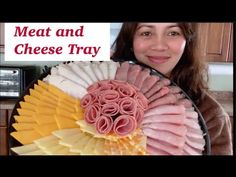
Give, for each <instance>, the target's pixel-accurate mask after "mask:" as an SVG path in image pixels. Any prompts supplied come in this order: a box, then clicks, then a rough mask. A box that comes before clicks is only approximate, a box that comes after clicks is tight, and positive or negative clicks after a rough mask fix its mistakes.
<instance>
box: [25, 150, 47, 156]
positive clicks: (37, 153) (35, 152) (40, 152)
mask: <svg viewBox="0 0 236 177" xmlns="http://www.w3.org/2000/svg"><path fill="white" fill-rule="evenodd" d="M22 155H31V156H32V155H46V153H45V152H44V151H43V150H42V149H39V150H36V151H32V152H28V153H24V154H22Z"/></svg>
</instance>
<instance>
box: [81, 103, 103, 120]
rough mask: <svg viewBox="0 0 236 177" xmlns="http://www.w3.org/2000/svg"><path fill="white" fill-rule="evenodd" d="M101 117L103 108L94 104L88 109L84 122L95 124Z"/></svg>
mask: <svg viewBox="0 0 236 177" xmlns="http://www.w3.org/2000/svg"><path fill="white" fill-rule="evenodd" d="M100 115H101V108H100V106H99V105H98V104H96V103H95V104H92V105H90V106H89V107H87V108H86V110H85V112H84V120H85V121H86V122H87V123H88V124H94V123H95V122H96V120H97V118H98V117H100Z"/></svg>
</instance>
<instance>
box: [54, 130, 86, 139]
mask: <svg viewBox="0 0 236 177" xmlns="http://www.w3.org/2000/svg"><path fill="white" fill-rule="evenodd" d="M80 132H81V130H80V129H79V128H70V129H63V130H56V131H53V132H52V134H53V135H55V136H56V137H58V138H60V139H63V138H66V137H68V136H69V137H70V136H73V135H75V134H78V133H80Z"/></svg>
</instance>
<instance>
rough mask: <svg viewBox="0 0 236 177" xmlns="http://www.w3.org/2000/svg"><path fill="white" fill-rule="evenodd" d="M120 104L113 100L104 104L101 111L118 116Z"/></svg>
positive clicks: (107, 114) (106, 114) (103, 113)
mask: <svg viewBox="0 0 236 177" xmlns="http://www.w3.org/2000/svg"><path fill="white" fill-rule="evenodd" d="M119 111H120V110H119V105H118V104H117V103H114V102H111V103H106V104H104V105H103V106H102V110H101V113H102V115H105V116H111V117H113V116H116V115H117V114H118V113H119Z"/></svg>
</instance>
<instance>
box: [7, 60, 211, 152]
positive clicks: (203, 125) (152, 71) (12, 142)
mask: <svg viewBox="0 0 236 177" xmlns="http://www.w3.org/2000/svg"><path fill="white" fill-rule="evenodd" d="M114 61H116V62H120V63H122V62H124V61H125V60H119V59H118V60H117V59H116V60H114ZM126 61H127V60H126ZM129 63H130V64H137V65H140V66H141V67H142V68H147V69H149V70H150V74H151V75H156V76H159V77H160V78H166V79H168V78H167V77H166V76H164V75H163V74H161V73H160V72H158V71H157V70H155V69H153V68H151V67H149V66H147V65H145V64H143V63H140V62H137V61H129ZM48 74H50V68H48V67H47V66H45V69H44V70H43V73H42V74H41V75H40V76H39V77H38V78H36V79H35V80H34V81H32V82H31V84H29V86H28V87H27V89H26V90H25V92H24V93H23V94H22V95H21V97H20V98H19V99H18V100H17V102H16V104H15V106H14V109H13V111H12V114H11V117H10V123H9V127H8V139H9V152H10V155H17V154H16V153H14V152H13V151H12V150H11V148H12V147H16V146H21V145H22V144H21V143H20V142H18V141H17V140H16V139H15V138H13V137H12V136H11V135H10V133H11V132H13V131H15V129H14V128H13V126H12V124H13V123H15V119H14V116H15V115H18V112H17V109H18V108H20V104H19V103H20V101H23V100H24V96H25V95H29V90H30V89H33V88H34V84H35V83H37V81H38V80H43V79H44V78H45V77H46V76H47V75H48ZM170 85H172V86H178V85H177V84H175V83H174V82H173V81H171V84H170ZM181 93H182V94H184V96H185V97H186V98H187V99H188V100H190V101H191V102H192V105H193V107H194V110H195V111H196V112H197V113H198V120H199V125H200V127H201V130H202V131H203V137H204V139H205V142H206V143H205V147H204V151H203V155H211V143H210V136H209V133H208V130H207V126H206V123H205V120H204V118H203V116H202V114H201V112H200V111H199V109H198V108H197V106H196V105H195V104H194V102H193V101H192V100H191V98H190V97H189V96H188V95H187V94H186V93H185V92H184V91H183V90H182V89H181Z"/></svg>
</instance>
